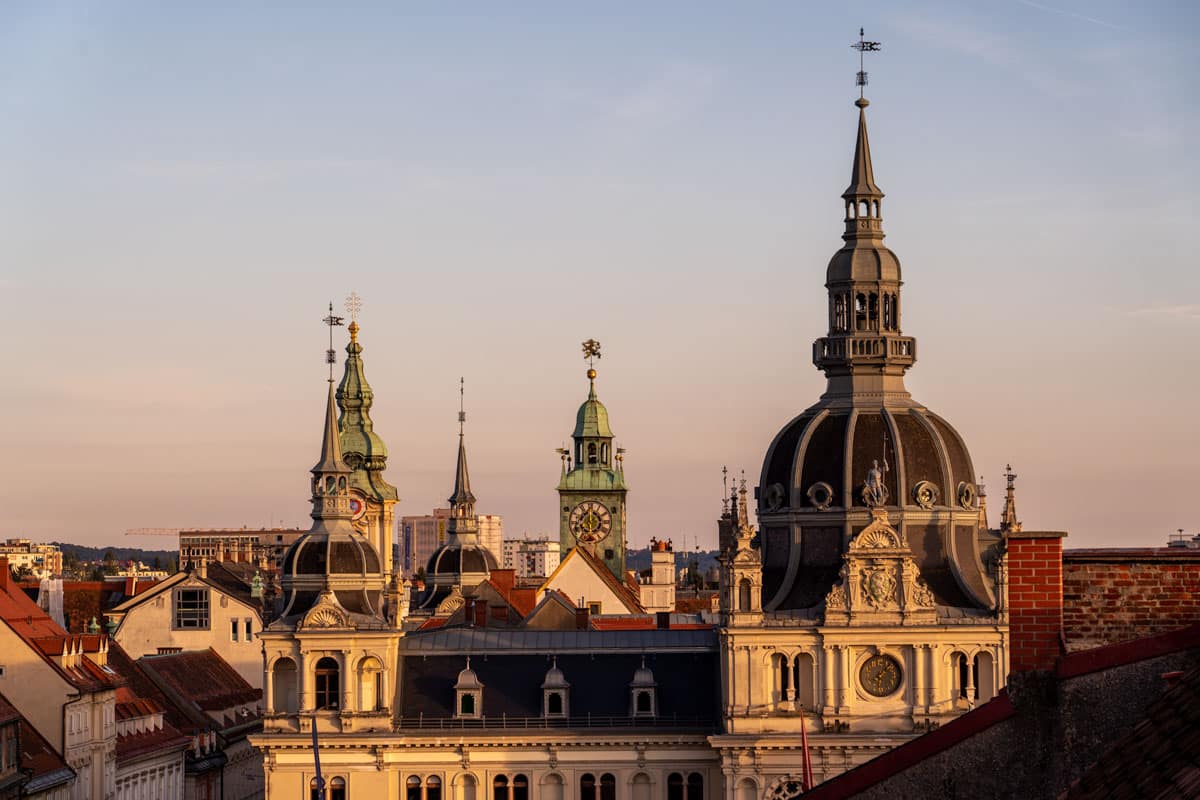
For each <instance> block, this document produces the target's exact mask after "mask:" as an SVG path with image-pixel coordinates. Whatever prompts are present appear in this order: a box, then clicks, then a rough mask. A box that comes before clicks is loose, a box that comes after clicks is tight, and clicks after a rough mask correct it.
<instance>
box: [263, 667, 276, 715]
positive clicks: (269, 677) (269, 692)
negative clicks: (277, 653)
mask: <svg viewBox="0 0 1200 800" xmlns="http://www.w3.org/2000/svg"><path fill="white" fill-rule="evenodd" d="M263 705H264V706H265V707H266V709H267V711H268V712H273V711H275V667H274V665H271V666H269V667H267V668H266V669H265V670H263Z"/></svg>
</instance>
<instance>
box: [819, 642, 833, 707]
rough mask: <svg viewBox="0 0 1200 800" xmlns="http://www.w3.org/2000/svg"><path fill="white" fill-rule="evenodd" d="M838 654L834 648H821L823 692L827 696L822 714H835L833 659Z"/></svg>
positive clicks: (827, 646)
mask: <svg viewBox="0 0 1200 800" xmlns="http://www.w3.org/2000/svg"><path fill="white" fill-rule="evenodd" d="M835 655H836V652H835V650H834V648H833V647H831V646H829V645H825V646H824V647H822V648H821V690H822V691H823V692H824V694H825V707H824V708H823V709H821V714H822V715H825V714H832V713H833V659H834V656H835Z"/></svg>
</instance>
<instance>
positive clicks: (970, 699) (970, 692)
mask: <svg viewBox="0 0 1200 800" xmlns="http://www.w3.org/2000/svg"><path fill="white" fill-rule="evenodd" d="M964 658H966V656H964ZM977 699H978V698H977V697H976V696H975V657H974V656H971V657H970V658H969V659H968V660H967V703H968V704H969V705H971V706H974V705H975V701H976V700H977Z"/></svg>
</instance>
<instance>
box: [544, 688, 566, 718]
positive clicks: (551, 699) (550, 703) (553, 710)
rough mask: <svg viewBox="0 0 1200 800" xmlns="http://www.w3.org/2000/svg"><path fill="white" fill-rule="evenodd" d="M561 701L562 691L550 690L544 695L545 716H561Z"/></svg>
mask: <svg viewBox="0 0 1200 800" xmlns="http://www.w3.org/2000/svg"><path fill="white" fill-rule="evenodd" d="M562 713H563V702H562V692H551V693H550V694H548V695H546V716H548V717H558V716H562Z"/></svg>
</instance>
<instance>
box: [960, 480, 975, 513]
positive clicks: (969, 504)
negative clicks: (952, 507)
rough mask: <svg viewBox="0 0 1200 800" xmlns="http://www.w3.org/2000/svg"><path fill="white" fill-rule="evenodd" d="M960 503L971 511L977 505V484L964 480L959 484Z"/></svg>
mask: <svg viewBox="0 0 1200 800" xmlns="http://www.w3.org/2000/svg"><path fill="white" fill-rule="evenodd" d="M958 504H959V505H960V506H962V507H963V508H965V509H967V510H968V511H970V510H971V509H972V508H974V507H975V485H974V484H972V483H967V482H966V481H963V482H962V483H960V484H958Z"/></svg>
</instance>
